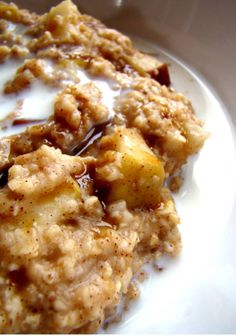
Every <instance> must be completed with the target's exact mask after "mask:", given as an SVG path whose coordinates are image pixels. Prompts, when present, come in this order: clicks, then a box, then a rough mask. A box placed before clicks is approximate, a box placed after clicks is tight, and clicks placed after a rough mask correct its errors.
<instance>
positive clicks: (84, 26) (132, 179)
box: [0, 0, 207, 333]
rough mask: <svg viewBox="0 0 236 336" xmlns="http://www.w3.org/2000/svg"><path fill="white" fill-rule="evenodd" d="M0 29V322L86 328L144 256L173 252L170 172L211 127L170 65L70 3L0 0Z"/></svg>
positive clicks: (121, 292)
mask: <svg viewBox="0 0 236 336" xmlns="http://www.w3.org/2000/svg"><path fill="white" fill-rule="evenodd" d="M0 40H1V45H0V62H1V64H0V69H1V71H2V70H4V69H8V70H9V73H11V75H10V77H7V76H5V73H7V72H8V71H5V72H4V71H3V72H2V73H3V81H2V85H3V86H2V88H1V92H2V93H1V99H2V100H1V101H2V102H4V104H5V105H4V104H3V105H2V106H1V108H4V106H6V104H7V103H6V102H8V101H10V102H11V106H12V102H14V101H15V102H16V104H15V108H14V109H13V110H11V111H8V112H9V113H8V114H7V115H6V116H5V117H4V118H3V119H0V132H2V134H1V133H0V134H1V136H2V138H1V139H0V255H1V258H0V303H1V304H0V332H1V333H84V332H88V333H89V332H90V333H91V332H95V331H97V330H98V329H99V328H100V327H101V326H102V325H103V324H104V322H105V321H106V320H107V318H109V317H111V316H113V315H114V314H115V312H116V308H117V306H118V305H119V304H120V302H121V301H122V300H123V299H124V298H126V300H130V299H134V298H135V297H137V296H138V288H137V287H136V285H135V277H136V276H137V274H138V272H140V269H141V268H142V266H143V265H144V263H147V262H150V261H153V260H156V259H157V258H159V257H161V256H162V255H164V254H167V255H170V256H176V255H178V253H179V252H180V250H181V240H180V234H179V231H178V224H179V222H180V220H179V217H178V215H177V212H176V209H175V205H174V202H173V199H172V196H171V192H170V190H169V189H168V186H167V183H166V179H167V177H173V176H174V177H175V178H176V174H178V173H179V172H180V170H181V167H182V166H183V164H185V163H186V162H187V159H188V157H189V156H190V155H192V154H194V153H197V152H198V151H199V150H200V149H201V147H202V146H203V144H204V141H205V139H206V137H207V133H206V132H205V131H204V129H203V123H202V121H200V120H199V119H198V118H197V117H196V115H195V114H194V111H193V108H192V105H191V103H190V102H189V100H188V99H187V98H186V97H185V96H184V95H182V94H180V93H178V92H176V91H174V90H173V89H170V88H169V84H170V78H169V74H168V68H167V65H166V64H163V63H161V62H159V61H158V60H157V59H155V58H154V57H152V56H149V55H145V54H143V53H141V52H139V51H138V50H137V49H135V47H134V46H133V44H132V42H131V40H130V39H129V38H128V37H126V36H124V35H123V34H121V33H119V32H117V31H116V30H113V29H109V28H107V27H106V26H105V25H104V24H102V23H101V22H99V21H98V20H96V19H95V18H93V17H90V16H88V15H84V14H81V13H80V12H79V11H78V9H77V7H76V6H75V5H74V4H73V3H72V2H71V1H70V0H65V1H63V2H62V3H60V4H59V5H58V6H56V7H53V8H52V9H51V10H50V11H49V13H46V14H44V15H42V16H39V15H37V14H34V13H30V12H28V11H27V10H21V9H19V8H18V7H17V6H16V5H15V4H12V3H11V4H7V3H4V2H0ZM4 76H5V77H4ZM41 92H43V96H42V97H41V100H40V103H39V106H37V105H36V104H35V103H31V96H33V97H35V95H36V96H37V95H40V94H41ZM46 95H47V96H46ZM49 95H50V96H49ZM44 96H45V98H44ZM48 97H49V98H50V101H49V100H48V104H45V101H46V103H47V99H49V98H48ZM32 99H35V98H32ZM32 101H34V100H32ZM30 104H31V105H30ZM47 105H48V106H49V107H50V108H48V106H47ZM9 106H10V105H9ZM29 106H30V108H29ZM38 108H39V109H40V113H41V114H42V115H43V116H44V117H43V118H42V119H40V120H39V119H38V117H36V114H37V113H36V110H37V109H38ZM27 109H28V110H27ZM26 110H27V111H28V112H27V111H26ZM25 111H26V112H27V113H28V114H27V118H25V117H24V113H25ZM26 124H27V127H25V125H26ZM9 127H12V128H11V129H12V130H13V131H14V132H13V133H14V135H9V134H8V133H7V132H8V130H9ZM175 181H176V183H175V184H176V186H177V185H178V184H179V183H177V182H178V180H177V178H176V179H175ZM164 185H165V187H164Z"/></svg>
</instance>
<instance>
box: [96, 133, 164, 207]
mask: <svg viewBox="0 0 236 336" xmlns="http://www.w3.org/2000/svg"><path fill="white" fill-rule="evenodd" d="M105 142H106V143H107V144H109V146H110V150H111V151H114V152H117V153H119V165H118V170H119V174H118V178H117V179H114V180H112V181H110V193H109V196H108V201H109V202H113V201H117V200H125V201H126V203H127V205H128V206H129V207H131V208H134V207H143V206H144V207H155V206H156V205H157V204H158V202H159V195H160V190H161V187H162V185H163V181H164V177H165V172H164V168H163V165H162V162H161V161H160V160H159V159H158V158H157V157H156V156H155V155H154V154H153V152H152V151H151V149H150V148H149V147H148V146H147V144H146V143H145V141H144V140H143V138H142V136H141V135H140V134H139V133H138V131H137V130H136V129H131V128H130V129H124V128H117V129H116V130H115V132H114V133H113V134H112V135H108V136H107V137H106V140H105ZM106 147H107V146H106ZM98 173H99V170H98Z"/></svg>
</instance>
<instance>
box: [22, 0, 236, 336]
mask: <svg viewBox="0 0 236 336" xmlns="http://www.w3.org/2000/svg"><path fill="white" fill-rule="evenodd" d="M18 2H19V3H20V2H21V5H22V6H25V7H27V6H28V7H30V8H31V9H33V8H35V10H37V9H40V10H41V12H43V11H44V10H46V9H47V8H48V7H50V6H51V5H52V4H55V3H56V2H58V1H49V0H44V1H43V0H42V1H40V2H36V1H28V2H27V1H18ZM77 3H79V6H80V8H81V10H83V9H85V10H86V11H87V12H88V13H91V14H93V15H95V16H98V17H99V18H101V19H104V20H105V22H106V23H108V24H109V25H110V26H113V27H114V28H118V29H120V30H122V31H124V32H126V33H128V34H130V35H134V36H136V37H139V38H141V39H142V40H141V41H140V40H137V42H138V44H139V45H140V46H141V48H142V49H143V50H151V51H153V52H157V53H158V54H161V57H163V58H164V59H165V58H167V59H168V60H170V63H171V67H170V68H171V75H172V78H173V86H174V87H175V88H176V89H178V90H180V91H183V92H184V93H186V95H188V96H189V97H190V99H191V100H192V102H193V105H194V107H195V110H196V113H197V114H198V115H199V116H200V117H201V118H203V119H204V120H205V121H206V128H207V129H208V130H209V131H210V133H211V136H210V138H209V139H208V140H207V142H206V145H205V147H204V149H203V150H202V152H201V153H200V155H199V156H198V157H195V158H193V159H192V160H191V161H190V162H189V164H188V166H187V167H186V169H185V183H184V185H183V187H182V189H181V191H180V192H179V194H178V195H177V196H176V204H177V209H178V212H179V214H180V216H181V219H182V224H181V232H182V238H183V252H182V254H181V256H180V257H179V258H178V260H174V261H170V262H166V261H162V263H163V265H164V268H165V269H164V270H163V272H160V273H158V274H156V273H151V276H150V278H149V279H148V280H147V281H146V282H145V283H144V284H143V285H142V295H141V298H140V299H139V300H138V301H137V302H136V303H134V304H133V305H132V308H131V309H130V311H129V312H128V313H126V314H125V316H124V319H123V321H122V322H121V323H120V324H118V325H115V326H111V327H110V328H109V329H108V330H107V332H110V333H233V332H234V333H236V248H235V242H236V223H235V217H236V197H235V189H236V188H235V187H236V154H235V153H236V152H235V124H236V99H235V88H236V80H235V78H236V65H235V60H236V37H235V36H236V20H235V13H236V1H234V0H226V1H216V0H207V1H203V0H178V1H177V0H156V1H155V0H145V1H138V0H99V1H97V0H90V1H87V0H78V1H77ZM149 42H150V43H151V44H150V43H149ZM156 45H160V46H161V47H163V48H164V49H165V50H166V51H167V53H168V52H169V53H170V54H171V55H174V57H177V58H174V59H173V57H172V56H171V57H170V59H169V56H168V54H165V53H163V52H160V50H157V49H156ZM179 60H181V61H179ZM185 65H187V66H185Z"/></svg>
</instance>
